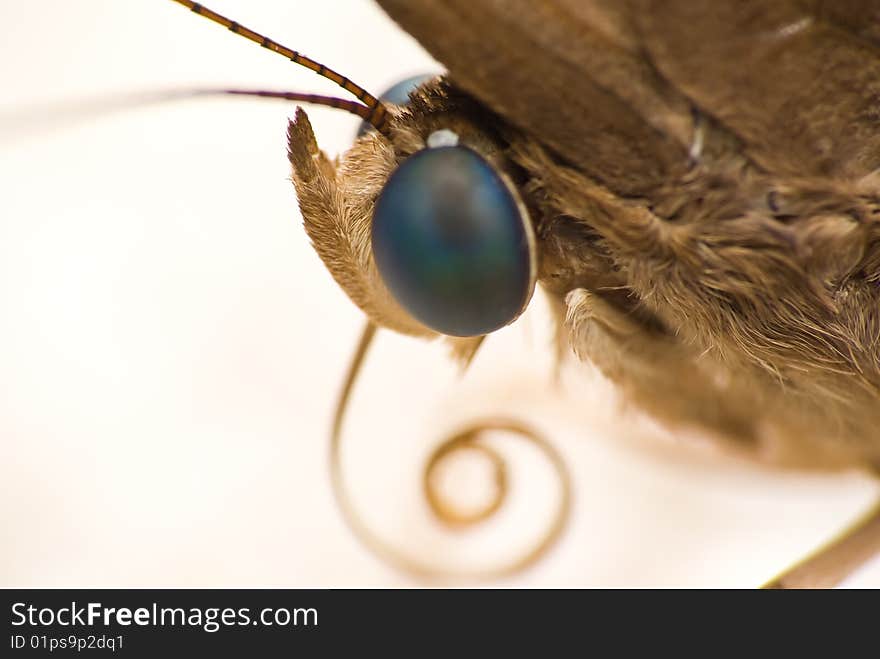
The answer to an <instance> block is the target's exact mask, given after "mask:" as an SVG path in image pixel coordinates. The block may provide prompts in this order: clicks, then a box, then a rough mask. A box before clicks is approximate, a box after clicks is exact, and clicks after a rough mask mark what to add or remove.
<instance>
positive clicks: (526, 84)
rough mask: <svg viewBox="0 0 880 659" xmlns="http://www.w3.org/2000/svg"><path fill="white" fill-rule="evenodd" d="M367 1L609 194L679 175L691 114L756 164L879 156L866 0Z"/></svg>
mask: <svg viewBox="0 0 880 659" xmlns="http://www.w3.org/2000/svg"><path fill="white" fill-rule="evenodd" d="M379 4H380V5H381V6H382V7H383V8H384V9H385V10H386V11H387V12H388V13H389V14H390V15H391V17H392V18H393V19H394V20H396V21H397V22H398V23H399V24H400V25H401V26H402V27H403V28H404V29H405V30H406V31H408V32H409V33H410V34H412V35H413V36H414V37H415V38H416V39H417V40H418V41H419V42H420V43H421V44H422V45H423V46H424V47H425V48H426V49H427V50H428V51H429V52H430V53H431V54H432V55H433V56H434V57H436V58H437V59H438V60H439V61H440V62H442V63H443V64H444V65H445V66H446V67H447V68H448V70H449V74H450V78H451V79H452V80H453V81H454V82H455V83H456V84H457V85H458V86H460V87H461V88H463V89H465V90H466V91H468V92H469V93H471V94H472V95H474V96H475V97H477V98H478V99H480V100H481V101H482V102H483V103H484V104H486V105H487V106H489V107H490V108H492V109H493V110H494V111H495V112H497V113H498V114H500V115H501V116H503V117H504V118H505V119H507V120H508V121H510V122H511V123H513V124H515V125H517V126H518V127H520V128H522V129H523V130H525V131H527V132H529V133H531V134H533V135H535V136H537V137H539V138H540V140H541V141H542V142H543V143H544V144H545V145H546V146H549V147H550V148H552V149H553V150H554V151H555V152H556V153H557V155H559V156H561V157H562V158H563V159H565V160H567V161H568V162H569V163H571V164H573V165H575V166H576V167H578V168H579V169H580V170H581V171H583V172H585V173H587V174H589V175H590V176H591V177H592V178H594V179H596V180H598V181H601V182H603V183H605V184H606V185H607V186H608V187H610V188H611V189H612V190H614V191H615V192H617V193H619V194H622V195H630V194H638V193H639V192H641V191H643V190H647V189H651V188H652V187H654V186H655V185H656V184H657V183H659V182H662V181H670V180H674V179H675V178H677V176H678V175H679V174H681V172H682V168H683V167H684V166H685V165H684V164H685V163H686V161H687V153H688V150H689V147H690V145H691V144H692V141H693V128H694V119H693V116H694V114H693V113H694V110H698V111H699V112H701V113H703V114H704V115H707V116H711V117H714V118H716V119H718V120H720V121H721V123H723V124H724V125H725V126H726V127H727V128H728V129H729V130H730V131H731V132H732V133H734V134H735V135H736V136H738V137H739V138H741V140H742V141H743V144H744V148H745V149H746V153H747V154H748V155H749V156H750V157H751V158H752V159H753V161H754V162H755V163H756V164H757V165H759V166H761V167H763V168H765V169H767V170H768V171H773V172H776V173H780V174H793V173H799V174H817V173H821V174H825V175H827V174H832V175H840V176H845V177H849V178H851V177H858V176H862V175H865V174H868V173H870V172H871V171H873V170H874V169H876V168H877V166H878V154H880V131H878V130H877V122H878V118H880V102H878V101H880V98H878V94H880V57H878V50H877V49H878V46H880V3H878V2H877V1H876V0H843V1H837V0H835V1H833V2H832V1H828V2H821V1H819V0H811V1H796V0H789V1H780V0H746V1H742V0H737V1H730V2H712V3H699V2H692V1H690V0H632V1H630V2H619V1H615V0H592V1H589V2H585V1H584V0H543V1H542V2H533V1H530V0H446V1H445V2H442V3H440V2H425V3H413V2H409V1H408V0H379ZM805 170H806V171H805Z"/></svg>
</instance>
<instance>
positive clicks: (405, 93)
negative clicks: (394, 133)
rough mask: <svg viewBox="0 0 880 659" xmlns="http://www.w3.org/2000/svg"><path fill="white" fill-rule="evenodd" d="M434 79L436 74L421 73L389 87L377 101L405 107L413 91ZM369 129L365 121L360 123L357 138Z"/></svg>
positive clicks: (370, 127)
mask: <svg viewBox="0 0 880 659" xmlns="http://www.w3.org/2000/svg"><path fill="white" fill-rule="evenodd" d="M436 77H437V74H428V73H423V74H421V75H417V76H413V77H411V78H406V79H404V80H401V81H400V82H398V83H397V84H395V85H394V86H393V87H389V88H388V89H386V90H385V91H384V92H382V95H381V96H380V97H379V100H380V101H382V102H383V103H393V104H394V105H407V104H409V93H410V92H411V91H412V90H413V89H415V88H416V87H418V86H419V85H421V84H422V83H423V82H427V81H428V80H431V79H432V78H436ZM371 129H372V126H370V124H368V123H367V122H366V121H362V122H361V125H360V128H358V133H357V134H358V137H360V136H361V135H363V134H364V133H366V132H367V131H368V130H371Z"/></svg>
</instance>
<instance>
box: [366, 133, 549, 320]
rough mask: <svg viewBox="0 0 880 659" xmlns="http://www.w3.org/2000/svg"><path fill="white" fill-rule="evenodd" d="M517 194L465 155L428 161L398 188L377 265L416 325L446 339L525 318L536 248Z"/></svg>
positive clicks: (378, 224) (432, 156)
mask: <svg viewBox="0 0 880 659" xmlns="http://www.w3.org/2000/svg"><path fill="white" fill-rule="evenodd" d="M514 194H515V193H514V192H513V191H512V190H511V189H510V188H509V187H508V185H507V184H506V183H505V182H504V181H503V180H502V178H501V177H500V176H499V175H498V173H497V172H496V171H495V169H494V168H493V167H492V165H490V164H489V163H488V162H487V161H486V160H485V159H484V158H483V157H482V156H481V155H479V154H478V153H477V152H475V151H473V150H471V149H469V148H467V147H464V146H441V147H435V148H427V149H424V150H422V151H419V152H418V153H416V154H415V155H413V156H410V157H409V158H408V159H407V160H405V161H404V162H403V163H402V164H401V165H400V166H399V167H398V168H397V169H396V170H395V171H394V173H393V174H392V175H391V176H390V177H389V178H388V181H387V182H386V183H385V187H384V188H383V189H382V192H381V193H380V195H379V198H378V199H377V200H376V205H375V209H374V211H373V230H372V240H373V255H374V258H375V260H376V266H377V267H378V269H379V274H380V275H381V277H382V280H383V281H384V282H385V285H386V286H387V287H388V289H389V290H390V291H391V294H392V295H393V296H394V298H395V299H396V300H397V302H398V303H399V304H400V305H401V306H402V307H403V308H404V309H405V310H406V311H407V312H409V313H410V314H411V315H412V316H413V317H414V318H416V319H417V320H418V321H420V322H421V323H422V324H424V325H426V326H427V327H429V328H431V329H433V330H435V331H437V332H440V333H441V334H448V335H451V336H477V335H481V334H488V333H489V332H492V331H494V330H496V329H498V328H500V327H503V326H504V325H507V324H508V323H510V322H511V321H513V320H514V319H515V318H516V317H517V316H518V315H519V314H520V313H521V312H522V311H523V309H524V308H525V306H526V304H527V303H528V301H529V298H530V297H531V293H532V290H533V289H534V283H535V259H534V256H533V253H534V246H533V244H534V239H533V237H532V234H531V225H530V224H529V219H528V217H527V216H526V214H525V211H524V210H522V207H521V205H520V204H519V203H518V201H517V199H516V198H515V197H514Z"/></svg>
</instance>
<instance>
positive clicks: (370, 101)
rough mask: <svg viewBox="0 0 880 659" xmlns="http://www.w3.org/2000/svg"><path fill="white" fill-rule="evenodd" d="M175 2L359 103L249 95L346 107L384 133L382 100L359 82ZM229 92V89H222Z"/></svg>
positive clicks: (181, 0)
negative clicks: (265, 49) (330, 84)
mask: <svg viewBox="0 0 880 659" xmlns="http://www.w3.org/2000/svg"><path fill="white" fill-rule="evenodd" d="M172 1H173V2H176V3H177V4H179V5H183V6H184V7H187V8H188V9H189V10H190V11H192V12H193V13H196V14H198V15H199V16H204V17H205V18H207V19H208V20H209V21H213V22H214V23H217V24H218V25H222V26H223V27H225V28H227V29H228V30H229V31H230V32H233V33H234V34H238V35H240V36H242V37H244V38H245V39H249V40H250V41H253V42H254V43H257V44H260V45H261V46H262V47H263V48H267V49H269V50H271V51H274V52H276V53H278V54H280V55H283V56H284V57H286V58H287V59H289V60H290V61H291V62H294V63H295V64H299V65H300V66H304V67H306V68H307V69H310V70H312V71H314V72H315V73H317V74H318V75H319V76H321V77H323V78H327V79H328V80H331V81H333V82H335V83H336V84H337V85H339V86H340V87H342V88H343V89H344V90H345V91H347V92H349V93H351V94H353V95H354V96H355V97H357V99H358V100H359V101H361V102H362V103H363V105H360V104H358V103H353V102H346V101H344V100H342V99H332V100H333V101H334V102H338V103H341V104H344V105H334V104H333V103H328V102H324V101H326V100H327V99H330V98H331V97H322V96H311V95H307V94H304V95H302V96H303V97H305V96H309V97H310V98H312V99H324V101H315V100H307V99H306V98H295V96H297V95H294V94H290V95H288V96H287V97H284V96H279V95H277V94H276V95H274V96H272V95H271V94H270V93H268V92H264V93H259V94H249V95H251V96H271V97H272V98H287V99H288V100H301V101H302V102H304V103H318V104H320V105H330V106H331V107H337V108H341V109H344V110H348V111H349V112H354V113H355V114H357V115H359V116H361V117H363V118H364V120H365V121H367V122H368V123H369V124H371V125H372V126H373V127H374V128H375V129H376V130H378V131H379V132H380V133H382V134H383V135H388V110H387V108H386V107H385V106H384V105H383V104H382V102H381V101H379V99H377V98H376V97H375V96H373V95H372V94H369V93H368V92H367V90H366V89H364V88H363V87H361V86H360V85H356V84H355V83H353V82H352V81H351V80H349V79H348V78H346V77H345V76H343V75H340V74H339V73H337V72H336V71H333V70H332V69H328V68H327V67H326V66H324V65H323V64H321V63H320V62H316V61H315V60H313V59H310V58H308V57H306V56H305V55H300V54H299V53H298V52H296V51H295V50H292V49H291V48H288V47H286V46H282V45H281V44H279V43H276V42H275V41H272V40H271V39H269V38H268V37H264V36H263V35H262V34H260V33H258V32H254V31H253V30H251V29H249V28H246V27H244V26H243V25H239V24H238V23H236V22H235V21H233V20H230V19H228V18H226V17H225V16H222V15H221V14H218V13H217V12H215V11H212V10H210V9H208V8H207V7H203V6H202V5H200V4H199V3H198V2H190V1H189V0H172ZM226 93H231V92H226ZM355 108H363V110H360V109H357V110H356V109H355Z"/></svg>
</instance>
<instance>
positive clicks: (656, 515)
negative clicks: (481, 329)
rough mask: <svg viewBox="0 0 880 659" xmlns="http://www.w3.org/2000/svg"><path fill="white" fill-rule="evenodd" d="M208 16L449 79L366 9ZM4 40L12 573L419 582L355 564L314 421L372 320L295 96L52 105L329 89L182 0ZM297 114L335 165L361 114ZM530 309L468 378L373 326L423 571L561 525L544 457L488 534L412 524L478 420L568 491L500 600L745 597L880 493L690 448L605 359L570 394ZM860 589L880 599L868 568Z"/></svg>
mask: <svg viewBox="0 0 880 659" xmlns="http://www.w3.org/2000/svg"><path fill="white" fill-rule="evenodd" d="M210 6H212V7H213V8H215V9H217V10H218V11H221V12H223V13H227V14H228V15H230V16H231V17H232V18H234V19H236V20H238V21H239V22H241V23H243V24H245V25H248V26H250V27H253V28H254V29H256V30H258V31H263V32H265V33H267V34H269V35H270V36H272V37H274V38H276V39H277V40H279V41H281V42H282V43H285V44H286V45H289V46H292V47H294V48H297V49H299V50H301V51H302V52H304V53H307V54H309V55H311V56H313V57H315V58H317V59H320V60H322V61H323V62H324V63H325V64H327V65H328V66H330V67H333V68H336V69H337V70H340V71H342V72H343V73H345V74H346V75H348V76H349V77H351V78H352V79H354V80H356V81H358V82H360V83H362V84H363V85H364V86H366V87H367V88H369V89H371V90H373V91H379V90H381V89H383V88H385V87H387V86H388V85H389V84H391V83H393V82H395V81H396V80H398V79H400V78H402V77H404V76H406V75H410V74H412V73H419V72H422V71H426V70H428V71H433V70H437V65H436V64H434V63H432V62H431V60H430V58H428V57H427V55H425V54H424V53H423V52H422V50H421V49H420V48H419V46H418V45H417V44H415V43H414V42H413V41H412V40H411V39H409V37H407V36H406V35H405V34H403V33H401V32H400V31H399V30H397V29H396V27H395V26H394V25H393V24H392V23H391V22H390V21H389V20H388V19H387V18H385V17H384V15H383V14H382V13H381V12H380V11H379V10H378V9H377V8H376V7H374V6H373V5H372V4H371V3H369V2H366V1H361V0H332V1H328V2H317V1H314V2H309V1H305V0H303V1H302V2H299V1H292V0H284V1H279V0H251V1H249V2H248V1H245V0H212V2H211V4H210ZM0 24H2V25H3V26H4V38H3V40H2V41H0V82H2V89H3V94H2V98H0V103H2V107H0V112H2V116H0V141H2V148H0V190H2V194H0V585H6V586H13V585H15V586H33V585H40V586H71V585H109V586H123V585H138V586H147V585H156V586H161V585H167V586H184V585H187V586H190V585H192V586H223V585H226V586H232V585H240V586H244V585H253V586H258V585H265V586H268V585H277V586H408V585H419V584H420V583H421V582H419V581H417V580H415V579H412V578H410V577H408V576H406V575H404V574H401V573H399V572H397V571H395V570H394V569H392V568H390V567H388V566H386V565H384V564H383V563H381V562H380V561H377V560H376V559H374V558H373V557H372V556H371V555H370V554H368V553H367V552H366V551H365V550H364V549H363V548H362V547H361V546H360V545H359V544H358V543H357V542H356V541H355V540H354V538H353V537H352V535H351V534H350V532H349V531H348V529H347V528H346V527H345V525H344V524H343V522H342V520H341V518H340V515H339V513H338V511H337V510H336V508H335V506H334V503H333V500H332V497H331V492H330V489H329V479H328V476H327V470H326V436H327V429H328V426H329V421H330V417H331V414H332V407H333V402H334V400H335V397H336V393H337V389H338V386H339V383H340V379H341V377H342V374H343V371H344V368H345V364H346V362H347V359H348V355H349V353H350V351H351V349H352V347H353V342H354V341H355V339H356V336H357V334H358V332H359V327H360V323H361V314H360V313H359V312H358V310H357V309H356V308H355V307H354V306H353V305H352V304H351V303H350V302H349V301H348V300H347V298H346V297H345V296H344V294H343V293H342V292H341V291H340V290H339V289H338V288H337V287H336V286H335V284H334V283H333V281H332V280H331V279H330V277H329V276H328V275H327V273H326V272H325V270H324V268H323V266H322V265H321V263H320V262H319V260H318V259H317V257H316V256H315V254H314V253H313V251H312V250H311V248H310V247H309V245H308V243H307V240H306V238H305V235H304V233H303V231H302V229H301V226H300V218H299V215H298V212H297V208H296V200H295V196H294V192H293V189H292V186H291V184H290V182H289V181H288V180H287V177H288V175H289V173H288V165H287V161H286V157H285V143H284V132H285V127H286V126H285V122H286V117H288V116H289V115H290V114H291V113H292V111H293V108H292V107H290V106H288V105H284V104H278V103H275V102H269V101H264V102H260V101H246V100H237V99H221V100H198V101H190V102H185V103H177V104H173V105H166V106H149V107H144V108H141V109H138V110H132V111H128V112H119V113H105V114H101V115H94V116H92V117H91V118H89V119H88V120H80V119H78V118H77V117H78V115H77V113H76V112H74V111H73V106H70V105H66V106H62V105H59V102H60V101H83V100H84V99H89V98H93V97H95V96H102V95H110V96H112V95H114V94H119V93H122V92H129V91H138V90H152V89H166V88H169V87H180V86H183V87H186V86H191V85H197V86H204V85H213V84H218V85H233V86H248V87H265V88H270V89H294V90H300V91H313V92H319V93H320V92H324V93H336V92H335V91H334V88H333V86H332V85H331V84H330V83H325V82H323V81H321V80H320V79H318V78H317V77H316V76H315V75H314V74H311V73H310V72H308V71H304V70H299V69H298V68H297V67H295V66H293V65H292V64H290V63H289V62H286V61H285V60H284V59H283V58H280V57H277V56H274V55H272V54H271V53H268V52H267V51H264V50H262V49H260V48H258V47H257V46H255V45H253V44H250V43H248V42H246V41H244V40H242V39H239V38H236V37H233V36H232V35H230V34H229V33H228V32H226V31H224V30H222V29H221V28H219V27H217V26H214V25H212V24H210V23H208V22H207V21H205V20H204V19H200V18H198V17H196V16H194V15H192V14H190V13H189V12H188V11H186V10H185V9H184V8H182V7H180V6H177V5H174V4H172V3H171V2H168V1H166V0H136V1H134V0H129V1H127V2H119V1H118V0H116V1H113V0H104V1H101V0H79V1H78V2H75V3H74V2H67V1H64V0H44V1H43V2H19V1H17V0H16V1H13V0H2V1H0ZM51 107H54V108H55V109H54V110H52V109H48V108H51ZM35 108H41V110H40V111H39V112H38V111H37V110H36V109H35ZM310 116H311V117H312V121H313V124H314V127H315V130H316V133H317V135H318V138H319V141H320V143H321V144H322V146H323V147H324V148H325V149H326V150H328V151H330V152H332V153H340V152H343V151H344V150H345V148H346V146H347V145H348V144H350V141H351V139H352V135H353V132H354V130H355V127H356V125H357V120H356V119H354V118H351V117H349V116H348V115H345V114H343V113H339V112H337V111H334V110H330V109H312V110H310ZM542 304H543V303H542V301H541V300H540V294H538V295H536V298H535V301H534V302H533V305H532V306H533V309H531V310H530V312H529V313H528V314H527V315H526V316H525V317H524V318H523V319H522V320H521V321H519V322H518V323H517V324H516V325H514V326H513V327H511V328H508V329H506V330H504V331H502V332H499V333H498V335H495V336H493V337H491V338H490V339H489V341H488V342H487V345H486V348H485V349H484V352H483V353H482V354H481V355H480V356H479V357H478V358H477V360H476V362H475V364H474V366H473V369H472V371H471V372H470V373H469V374H468V375H467V376H465V377H464V378H461V379H459V378H457V377H456V375H455V371H454V369H453V368H452V367H451V366H450V365H449V363H448V361H447V359H446V355H445V351H444V349H443V348H442V346H440V345H432V344H425V343H421V342H417V341H412V340H408V339H402V338H399V337H393V336H389V335H382V336H381V337H380V341H379V345H378V346H377V349H376V351H375V352H374V353H373V355H372V358H371V360H370V361H369V363H368V366H367V372H366V373H365V377H364V379H363V381H362V382H361V387H360V389H359V393H358V395H357V397H356V400H355V405H354V407H353V409H352V410H351V416H350V419H351V421H352V423H351V424H350V425H349V428H348V429H349V435H350V436H349V437H348V441H349V445H348V453H347V455H348V460H347V467H348V470H349V473H350V477H351V480H352V483H353V487H354V488H355V491H356V497H357V499H358V501H359V503H360V504H361V505H362V506H363V510H364V514H365V515H366V516H367V518H368V520H369V522H370V524H372V525H373V526H375V527H376V528H377V529H378V530H379V531H380V532H381V533H383V534H384V535H385V536H387V537H389V539H390V540H393V541H395V542H399V543H401V544H402V546H403V547H405V548H407V549H408V550H410V551H411V552H413V553H414V554H415V555H417V556H419V557H421V558H423V559H425V560H431V561H436V562H438V563H440V564H452V565H471V566H472V565H483V564H488V563H491V561H492V558H493V557H504V556H509V555H511V553H512V552H514V551H515V550H516V548H517V547H521V546H522V543H523V542H525V541H527V540H528V537H529V535H530V534H532V533H534V532H537V530H538V529H539V527H540V523H541V521H542V520H544V519H546V518H547V516H548V514H549V506H550V505H551V503H552V499H553V492H554V490H553V488H552V484H551V483H550V482H549V481H548V474H547V470H546V467H545V466H542V464H541V460H540V457H539V456H534V455H532V454H531V453H530V452H529V451H528V450H520V451H518V452H515V453H516V456H515V457H518V460H517V465H518V468H517V470H516V472H515V482H514V495H513V500H512V501H511V504H510V506H509V507H508V509H506V510H505V512H504V514H503V515H502V516H501V519H499V520H498V521H497V522H494V523H493V524H492V525H490V526H489V527H487V528H486V529H485V530H483V531H479V532H476V533H475V534H472V535H473V536H474V537H470V536H467V535H461V534H453V535H452V536H451V537H449V536H448V535H441V534H440V533H439V531H438V530H437V529H436V528H434V526H433V524H432V522H431V520H430V517H428V516H427V515H426V512H425V508H424V504H423V502H422V500H421V498H420V495H419V489H418V477H419V469H420V461H421V460H422V459H423V458H424V456H425V454H426V452H427V451H429V450H430V448H431V446H432V443H433V442H435V441H436V440H437V439H439V438H440V437H441V436H442V435H443V433H444V432H445V431H447V430H450V429H453V428H455V427H456V426H458V425H460V424H463V423H465V422H467V421H469V420H470V419H472V418H474V417H477V416H482V415H485V414H492V413H507V414H509V415H513V416H515V417H517V418H520V419H523V420H526V421H529V422H530V423H532V424H534V425H536V426H537V427H539V428H541V429H542V430H543V431H545V432H546V433H547V434H548V435H549V436H550V437H551V438H552V439H553V441H554V442H555V443H556V445H557V446H558V447H559V449H560V450H561V451H562V452H563V453H564V454H565V456H566V458H567V460H568V463H569V467H570V469H571V471H572V474H573V477H574V479H575V486H576V502H575V509H574V512H573V517H572V521H571V526H570V528H569V531H568V533H567V535H566V536H565V537H564V539H563V541H562V543H561V544H560V545H558V546H557V548H556V549H555V551H554V552H553V553H552V554H551V555H549V556H548V557H547V558H546V559H545V560H544V561H543V562H542V563H540V564H539V565H538V566H537V567H535V568H534V569H532V570H531V571H528V572H526V573H524V574H522V575H519V576H516V577H512V578H510V579H508V580H506V581H504V582H502V583H503V585H516V586H735V587H753V586H756V585H758V584H760V583H762V582H763V581H765V580H766V579H768V578H770V577H771V576H773V575H774V574H775V573H776V572H778V571H779V570H781V569H783V568H785V567H787V566H788V564H790V563H791V562H793V561H795V560H797V559H799V558H801V557H802V556H803V555H804V554H805V553H806V552H808V551H810V550H812V549H813V548H815V547H816V546H817V545H819V544H820V543H821V542H823V541H824V540H825V539H827V538H829V537H830V536H831V535H833V534H834V533H835V531H836V530H838V529H839V528H841V527H842V526H843V525H844V524H846V523H847V522H848V521H850V520H852V519H854V518H855V517H856V516H858V515H859V514H860V513H861V512H862V511H863V510H864V509H866V508H867V507H868V506H869V505H870V503H871V502H872V501H873V499H874V498H875V497H876V496H877V491H878V488H877V486H876V484H875V483H874V482H872V481H870V480H869V479H868V478H867V477H865V476H862V475H858V474H848V475H847V474H844V475H834V476H829V475H808V474H807V475H805V474H793V473H778V472H773V471H769V470H765V469H761V468H756V467H754V466H751V465H747V464H743V463H741V462H737V461H734V460H731V459H729V458H726V457H724V456H719V455H716V454H714V453H712V452H709V451H706V450H702V449H695V448H692V447H690V444H689V443H686V442H684V441H683V440H682V438H676V437H673V436H672V435H670V434H667V433H665V432H663V431H662V430H659V429H658V428H656V427H654V426H653V425H652V424H651V423H649V422H647V421H645V420H644V419H639V418H638V417H636V416H634V415H632V414H628V413H627V412H626V411H625V410H621V409H620V406H619V404H618V402H617V400H616V399H615V397H614V395H613V392H612V391H611V390H610V389H609V387H608V386H607V385H606V384H605V383H604V382H602V381H601V380H600V379H599V378H597V377H596V376H595V375H594V374H592V372H591V371H590V369H589V367H586V366H583V365H577V364H575V365H573V366H569V367H567V368H566V369H565V372H564V375H563V377H562V378H561V384H560V386H558V387H554V386H553V385H552V382H553V380H552V378H551V377H550V371H551V359H550V353H551V349H550V336H549V332H548V328H547V323H546V320H545V317H544V315H543V309H542ZM683 444H687V445H683ZM459 466H460V472H461V473H458V474H457V475H456V474H453V475H452V476H451V478H452V481H453V482H454V483H458V485H459V486H460V487H461V488H463V490H464V491H465V492H466V493H470V494H473V495H474V496H478V495H480V494H481V493H482V491H481V488H480V485H479V483H478V482H477V481H476V480H475V479H478V478H479V477H480V476H481V475H482V472H481V471H480V469H479V468H478V467H479V465H473V464H462V465H459ZM466 583H473V582H466ZM848 584H849V585H854V586H859V585H861V586H864V585H873V586H878V585H880V564H878V562H877V561H875V562H874V563H873V564H872V566H869V568H867V569H866V570H864V571H862V572H861V573H860V574H857V575H856V576H855V577H854V578H852V579H851V580H850V581H849V582H848Z"/></svg>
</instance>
